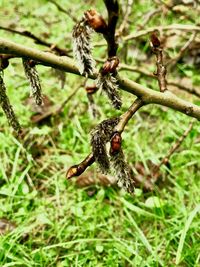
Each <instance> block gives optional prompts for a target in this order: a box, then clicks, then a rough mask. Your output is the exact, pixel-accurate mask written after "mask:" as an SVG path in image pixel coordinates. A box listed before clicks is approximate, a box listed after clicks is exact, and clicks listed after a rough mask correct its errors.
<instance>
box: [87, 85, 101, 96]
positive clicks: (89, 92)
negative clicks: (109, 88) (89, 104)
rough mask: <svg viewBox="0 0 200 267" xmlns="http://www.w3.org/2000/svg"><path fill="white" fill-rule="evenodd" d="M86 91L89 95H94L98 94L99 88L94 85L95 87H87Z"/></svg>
mask: <svg viewBox="0 0 200 267" xmlns="http://www.w3.org/2000/svg"><path fill="white" fill-rule="evenodd" d="M85 90H86V92H87V94H90V95H92V94H94V93H96V91H97V90H98V88H97V87H96V86H95V85H93V86H87V87H86V88H85Z"/></svg>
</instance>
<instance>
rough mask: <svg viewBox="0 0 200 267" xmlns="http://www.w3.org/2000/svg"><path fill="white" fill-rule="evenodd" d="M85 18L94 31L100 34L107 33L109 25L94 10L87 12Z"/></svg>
mask: <svg viewBox="0 0 200 267" xmlns="http://www.w3.org/2000/svg"><path fill="white" fill-rule="evenodd" d="M85 17H86V19H87V22H88V24H89V25H90V27H91V28H93V30H95V31H96V32H99V33H105V31H106V30H107V24H106V22H105V20H104V18H103V17H102V16H101V15H100V14H99V13H98V12H97V11H96V10H94V9H91V10H88V11H86V12H85Z"/></svg>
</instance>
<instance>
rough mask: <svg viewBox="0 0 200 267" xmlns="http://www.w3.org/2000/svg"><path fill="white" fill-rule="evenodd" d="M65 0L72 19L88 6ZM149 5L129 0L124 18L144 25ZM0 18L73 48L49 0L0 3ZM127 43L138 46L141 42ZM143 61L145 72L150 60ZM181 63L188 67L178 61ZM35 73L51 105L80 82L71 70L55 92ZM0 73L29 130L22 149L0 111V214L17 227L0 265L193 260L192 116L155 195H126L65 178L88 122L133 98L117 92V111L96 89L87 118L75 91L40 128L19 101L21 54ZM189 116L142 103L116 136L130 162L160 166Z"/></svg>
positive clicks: (199, 234) (0, 245)
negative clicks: (96, 111) (94, 112)
mask: <svg viewBox="0 0 200 267" xmlns="http://www.w3.org/2000/svg"><path fill="white" fill-rule="evenodd" d="M58 2H59V3H62V4H63V7H65V8H68V7H71V3H70V1H69V3H68V1H58ZM73 2H74V4H75V6H74V8H75V9H77V10H78V11H77V17H78V16H81V14H82V12H83V11H84V10H85V9H86V8H88V7H90V5H89V4H87V6H86V5H84V4H83V3H82V2H81V1H78V0H76V1H73ZM80 2H81V4H80ZM87 2H88V3H89V1H87ZM91 2H92V1H91ZM93 2H95V4H94V6H95V7H96V8H99V10H104V8H103V4H102V1H93ZM152 8H153V7H152V1H145V3H144V2H142V1H136V4H135V10H134V12H135V13H136V14H135V13H134V12H133V14H132V17H131V18H132V19H133V18H134V17H136V18H137V19H138V23H140V24H142V17H143V14H144V13H147V12H148V11H150V10H151V9H152ZM14 10H15V11H14ZM104 13H105V12H104ZM105 14H106V13H105ZM1 15H2V16H1ZM0 17H3V18H4V19H3V21H2V22H1V25H4V26H6V25H10V23H11V22H12V23H15V24H16V27H17V28H25V29H27V30H32V32H33V33H35V34H37V35H42V34H43V35H44V34H48V40H49V41H51V42H55V43H58V44H59V45H60V46H62V47H67V48H70V47H71V41H70V39H69V36H70V34H71V30H72V27H73V23H72V22H71V20H70V19H69V18H68V17H67V16H65V15H64V14H62V13H60V12H58V11H57V9H56V8H55V7H54V6H53V5H52V4H50V3H48V1H42V0H40V1H39V0H37V1H31V2H30V1H27V0H26V1H20V0H18V1H9V3H8V2H7V1H0ZM160 20H161V21H162V23H164V24H170V23H188V22H187V21H181V18H175V17H174V15H173V14H169V15H168V16H166V17H165V18H164V19H163V20H162V19H161V18H159V16H158V17H155V18H154V19H152V20H151V21H150V22H149V25H148V26H152V25H155V24H157V23H158V24H160ZM47 22H49V23H50V24H49V25H50V26H47ZM134 30H136V25H135V24H131V31H134ZM1 36H3V37H5V38H8V39H10V40H14V41H16V42H19V43H24V44H26V45H31V46H34V47H36V45H35V44H34V45H33V43H32V41H31V40H28V39H26V38H25V37H21V36H17V35H12V34H10V33H6V32H3V31H1ZM98 38H99V37H98ZM143 38H144V40H145V37H143ZM146 42H147V40H146ZM133 44H134V45H137V47H138V48H139V49H141V50H142V49H146V48H143V47H141V44H139V42H138V43H137V42H136V41H134V42H133ZM40 48H41V49H44V48H43V47H40ZM120 49H122V48H120ZM119 51H121V50H119ZM98 53H100V55H103V56H105V51H104V50H103V49H102V48H100V49H99V50H98V51H97V52H96V54H97V56H99V54H98ZM128 62H130V63H131V64H134V62H135V59H133V58H131V57H129V59H128ZM147 66H148V64H147ZM149 67H150V68H151V69H152V65H149ZM190 68H191V69H192V74H194V77H192V79H193V80H194V81H195V82H196V83H197V84H198V79H197V76H198V73H197V71H196V70H195V69H194V68H193V67H190ZM153 69H154V67H153ZM182 69H186V70H187V69H188V67H187V66H185V65H184V66H182ZM38 71H39V73H40V78H41V81H42V88H43V92H44V93H45V94H46V95H48V96H49V97H50V99H51V100H52V101H54V103H56V104H59V103H62V101H63V100H64V99H66V98H67V97H68V96H69V95H70V94H71V92H72V91H73V90H74V89H75V88H76V86H77V82H81V80H80V78H78V77H76V76H75V75H71V74H67V82H66V84H65V88H64V90H60V86H59V84H58V80H57V78H56V77H55V76H53V75H52V72H51V70H50V69H49V68H46V67H42V66H39V67H38ZM177 72H178V70H177ZM190 74H191V72H190ZM4 75H5V83H6V85H7V89H8V94H9V96H10V100H11V102H12V104H13V106H14V109H15V111H16V114H17V115H18V118H19V120H20V122H21V123H22V125H23V126H24V127H25V128H26V129H28V132H27V135H26V137H25V140H26V143H25V144H26V145H25V147H26V149H25V148H24V147H23V146H22V145H21V144H20V143H19V142H18V141H17V139H16V138H15V137H14V136H13V135H12V132H11V129H10V128H9V126H8V124H7V121H6V119H5V117H4V115H3V113H0V128H1V131H0V218H6V219H7V220H8V221H10V222H13V223H15V225H16V228H15V229H14V230H13V231H11V232H7V233H5V234H3V235H2V236H1V238H0V266H4V267H6V266H27V267H30V266H31V267H32V266H57V267H62V266H63V267H65V266H91V267H93V266H98V267H101V266H102V267H103V266H112V267H115V266H116V267H117V266H138V267H142V266H143V267H146V266H150V267H154V266H165V267H168V266H171V267H172V266H191V267H194V266H196V267H197V266H199V264H200V249H199V248H200V220H199V219H200V217H199V203H200V197H199V188H200V180H199V177H200V160H199V159H200V143H199V132H200V124H199V123H198V122H195V124H194V127H193V130H192V131H191V132H190V134H189V135H188V137H187V138H186V139H185V141H184V143H183V144H182V146H181V148H180V149H179V150H178V152H176V153H174V154H173V156H172V158H171V160H170V163H171V168H170V170H168V174H166V171H165V169H164V168H162V173H163V177H164V178H165V180H164V182H163V184H162V186H161V187H159V186H156V187H155V191H154V192H151V193H142V191H141V190H140V189H137V190H136V192H135V196H130V195H129V194H127V193H125V192H124V191H122V190H120V189H119V188H117V187H102V186H99V185H95V186H90V187H85V188H79V187H77V185H76V183H75V179H72V180H70V181H66V178H65V173H66V170H67V168H68V167H69V166H71V165H73V164H76V163H78V162H80V161H81V160H82V159H83V158H84V157H85V156H86V155H87V154H88V153H89V152H90V150H91V148H90V144H89V132H90V130H91V129H92V127H94V125H96V124H97V123H98V122H100V121H101V120H103V119H105V118H106V117H111V116H114V115H116V114H118V115H119V114H121V112H123V111H125V110H126V108H127V107H128V106H129V104H131V102H132V101H133V100H134V97H130V96H129V95H127V93H123V94H122V95H123V100H124V105H123V108H122V111H119V112H115V111H113V110H112V109H111V108H110V105H109V104H108V101H107V99H106V98H105V97H104V96H102V95H99V93H97V96H95V100H96V102H97V103H98V106H99V107H101V111H102V115H101V117H100V118H99V119H96V120H93V119H92V118H91V117H90V115H89V113H88V112H87V98H86V95H85V92H84V90H83V89H82V88H81V89H80V90H79V91H78V92H77V94H76V96H75V97H74V98H72V99H71V101H70V102H69V103H68V104H67V105H66V107H65V109H64V111H63V113H61V114H60V115H59V116H58V117H57V118H55V119H51V121H50V122H49V123H48V124H46V125H43V126H39V125H36V124H33V123H31V120H30V116H31V115H32V112H31V111H30V110H29V108H28V107H27V106H26V105H24V104H23V101H24V99H26V98H27V96H28V95H29V85H28V83H27V82H26V80H25V78H24V73H23V69H22V66H21V62H20V60H19V59H15V60H12V64H11V65H10V67H9V68H8V69H6V70H5V72H4ZM124 75H128V76H129V77H130V78H132V79H136V78H138V74H135V73H128V72H124ZM179 75H183V73H182V74H180V72H179ZM184 75H187V72H186V74H184ZM195 77H196V78H195ZM82 80H83V79H82ZM140 82H141V83H142V84H145V85H148V86H151V87H152V88H155V89H156V88H157V83H156V82H155V81H152V80H150V79H149V78H148V79H146V78H145V77H142V78H141V79H140ZM180 95H181V93H180ZM183 97H184V96H183ZM189 98H190V99H192V97H191V96H190V97H189ZM194 101H196V103H199V101H197V100H196V99H194ZM69 114H70V117H69ZM190 121H191V118H188V117H186V116H184V115H182V114H180V113H178V112H175V111H173V110H169V109H166V108H161V107H159V106H147V107H144V108H143V109H142V110H141V111H140V112H138V113H137V114H136V115H135V117H134V118H133V119H132V120H131V121H130V123H129V125H128V126H127V128H126V131H125V132H124V133H123V148H124V151H125V154H126V157H127V160H128V162H129V163H130V164H131V165H133V164H134V163H135V162H137V161H142V162H143V163H144V164H146V162H147V160H152V161H153V162H155V163H158V162H159V159H160V158H161V157H162V156H164V155H165V154H166V152H167V151H168V150H169V148H170V147H171V145H172V143H173V142H175V141H176V140H177V138H178V137H179V136H180V135H181V134H182V133H183V132H184V131H185V129H186V128H187V127H188V125H189V122H190ZM95 168H96V166H95ZM90 190H94V191H95V193H94V194H93V195H92V196H90V195H89V194H88V191H90ZM152 197H156V198H152ZM152 199H157V200H159V201H158V203H160V205H159V204H158V206H157V205H152V206H151V205H148V203H150V201H152Z"/></svg>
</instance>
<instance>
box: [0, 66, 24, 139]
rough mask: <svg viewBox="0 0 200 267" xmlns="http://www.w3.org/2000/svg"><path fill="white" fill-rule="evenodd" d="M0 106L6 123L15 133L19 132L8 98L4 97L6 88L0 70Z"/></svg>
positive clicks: (19, 127)
mask: <svg viewBox="0 0 200 267" xmlns="http://www.w3.org/2000/svg"><path fill="white" fill-rule="evenodd" d="M0 104H1V107H2V109H3V111H4V113H5V115H6V117H7V120H8V123H9V124H10V125H11V126H12V127H13V129H14V130H15V132H16V133H18V134H19V133H20V132H21V126H20V124H19V122H18V120H17V117H16V116H15V113H14V110H13V108H12V106H11V104H10V101H9V98H8V96H7V95H6V87H5V84H4V81H3V72H2V71H1V70H0Z"/></svg>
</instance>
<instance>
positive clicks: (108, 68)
mask: <svg viewBox="0 0 200 267" xmlns="http://www.w3.org/2000/svg"><path fill="white" fill-rule="evenodd" d="M118 65H119V58H118V57H111V58H108V59H107V61H106V62H105V63H104V64H103V68H102V73H103V74H106V73H113V72H115V71H116V69H117V67H118Z"/></svg>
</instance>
